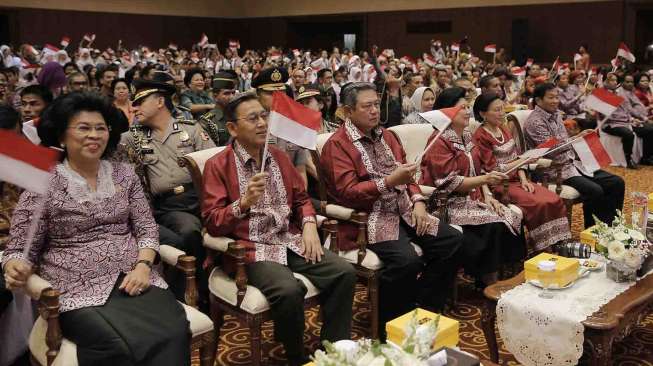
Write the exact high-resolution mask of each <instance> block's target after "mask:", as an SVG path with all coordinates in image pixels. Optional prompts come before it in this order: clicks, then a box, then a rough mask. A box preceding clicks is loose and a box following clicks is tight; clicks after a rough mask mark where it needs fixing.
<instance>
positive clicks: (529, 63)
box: [525, 58, 535, 67]
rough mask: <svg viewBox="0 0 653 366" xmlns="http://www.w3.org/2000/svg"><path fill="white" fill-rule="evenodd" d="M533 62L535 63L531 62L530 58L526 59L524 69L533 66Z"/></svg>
mask: <svg viewBox="0 0 653 366" xmlns="http://www.w3.org/2000/svg"><path fill="white" fill-rule="evenodd" d="M533 61H535V60H533V59H532V58H529V59H527V60H526V65H525V67H531V66H533Z"/></svg>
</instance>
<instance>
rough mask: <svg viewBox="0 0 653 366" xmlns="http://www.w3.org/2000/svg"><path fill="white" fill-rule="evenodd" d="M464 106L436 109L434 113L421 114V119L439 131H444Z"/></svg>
mask: <svg viewBox="0 0 653 366" xmlns="http://www.w3.org/2000/svg"><path fill="white" fill-rule="evenodd" d="M462 108H463V107H462V106H458V107H451V108H442V109H436V110H433V111H428V112H424V113H420V114H419V115H420V117H422V118H424V119H425V120H427V121H428V122H429V123H430V124H432V125H433V127H435V128H437V129H438V130H439V131H444V130H445V129H446V128H447V127H449V124H450V123H451V120H452V119H453V118H454V116H455V115H456V114H457V113H458V112H459V111H460V110H461V109H462Z"/></svg>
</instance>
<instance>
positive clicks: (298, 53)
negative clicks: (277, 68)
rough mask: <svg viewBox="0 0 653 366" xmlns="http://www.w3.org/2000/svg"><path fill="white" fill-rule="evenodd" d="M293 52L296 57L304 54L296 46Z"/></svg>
mask: <svg viewBox="0 0 653 366" xmlns="http://www.w3.org/2000/svg"><path fill="white" fill-rule="evenodd" d="M292 54H293V55H294V56H295V57H299V56H301V55H302V53H301V51H300V50H298V49H296V48H295V49H294V50H292Z"/></svg>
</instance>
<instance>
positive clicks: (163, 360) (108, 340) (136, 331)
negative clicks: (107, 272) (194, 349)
mask: <svg viewBox="0 0 653 366" xmlns="http://www.w3.org/2000/svg"><path fill="white" fill-rule="evenodd" d="M123 278H124V276H123V275H121V276H120V277H119V278H118V281H117V282H116V286H115V287H114V288H113V291H112V292H111V295H110V296H109V299H108V300H107V302H106V303H105V304H104V305H102V306H92V307H85V308H81V309H77V310H71V311H67V312H64V313H61V314H60V315H59V319H60V321H61V331H62V333H63V336H64V337H66V338H68V339H69V340H71V341H72V342H73V343H75V344H76V345H77V358H78V360H79V365H80V366H103V365H106V366H136V365H138V366H150V365H151V366H166V365H169V366H177V365H190V336H191V335H190V330H189V327H188V320H187V319H186V313H185V312H184V309H183V308H182V306H181V305H180V304H179V303H178V302H177V301H176V300H175V298H174V296H173V295H172V293H171V292H170V291H168V290H163V289H160V288H158V287H155V286H152V287H150V288H149V289H148V290H147V291H146V292H144V293H143V294H142V295H140V296H129V295H128V294H125V293H124V292H123V291H121V290H119V289H118V285H119V284H120V283H121V282H122V279H123Z"/></svg>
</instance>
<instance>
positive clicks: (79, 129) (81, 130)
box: [68, 124, 111, 136]
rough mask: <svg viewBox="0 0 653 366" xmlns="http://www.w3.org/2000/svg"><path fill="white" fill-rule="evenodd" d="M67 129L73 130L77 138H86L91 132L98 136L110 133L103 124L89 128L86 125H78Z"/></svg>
mask: <svg viewBox="0 0 653 366" xmlns="http://www.w3.org/2000/svg"><path fill="white" fill-rule="evenodd" d="M68 128H69V129H71V130H73V131H74V132H75V133H76V134H77V135H79V136H88V135H90V134H91V131H95V132H96V133H97V134H98V135H105V134H108V133H109V131H111V129H110V128H109V127H108V126H107V125H105V124H101V125H96V126H90V125H87V124H78V125H77V126H72V127H68Z"/></svg>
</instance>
